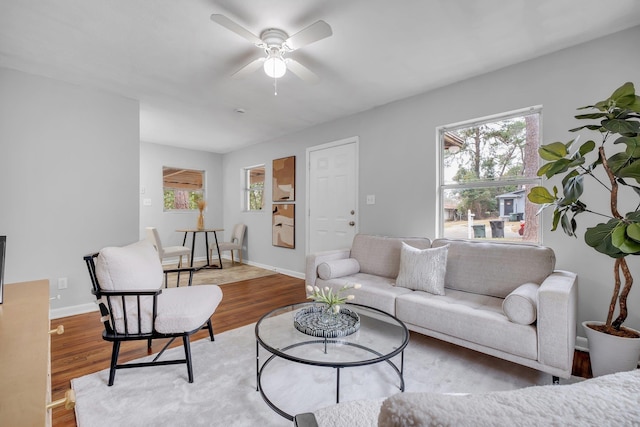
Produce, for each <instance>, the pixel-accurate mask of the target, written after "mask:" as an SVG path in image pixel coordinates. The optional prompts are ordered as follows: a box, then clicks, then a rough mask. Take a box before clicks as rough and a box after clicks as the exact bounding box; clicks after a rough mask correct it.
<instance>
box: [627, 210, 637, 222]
mask: <svg viewBox="0 0 640 427" xmlns="http://www.w3.org/2000/svg"><path fill="white" fill-rule="evenodd" d="M625 218H626V219H627V221H629V222H640V211H633V212H628V213H627V214H626V215H625Z"/></svg>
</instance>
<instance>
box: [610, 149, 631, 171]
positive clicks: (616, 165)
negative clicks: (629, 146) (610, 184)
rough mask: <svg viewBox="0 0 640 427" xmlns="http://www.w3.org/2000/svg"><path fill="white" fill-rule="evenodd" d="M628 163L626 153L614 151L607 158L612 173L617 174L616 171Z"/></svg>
mask: <svg viewBox="0 0 640 427" xmlns="http://www.w3.org/2000/svg"><path fill="white" fill-rule="evenodd" d="M628 163H629V156H628V155H627V154H626V153H616V154H614V155H613V156H611V157H609V158H608V159H607V164H608V165H609V167H610V168H611V170H612V171H613V173H614V174H617V173H618V171H619V170H620V169H622V168H623V167H625V166H627V164H628Z"/></svg>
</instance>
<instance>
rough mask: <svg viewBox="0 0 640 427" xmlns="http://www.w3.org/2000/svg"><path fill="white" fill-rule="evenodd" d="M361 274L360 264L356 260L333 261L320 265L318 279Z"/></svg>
mask: <svg viewBox="0 0 640 427" xmlns="http://www.w3.org/2000/svg"><path fill="white" fill-rule="evenodd" d="M359 272H360V263H358V260H357V259H355V258H346V259H333V260H330V261H326V262H323V263H321V264H320V265H318V277H320V278H321V279H324V280H328V279H334V278H336V277H342V276H350V275H352V274H356V273H359Z"/></svg>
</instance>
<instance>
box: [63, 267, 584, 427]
mask: <svg viewBox="0 0 640 427" xmlns="http://www.w3.org/2000/svg"><path fill="white" fill-rule="evenodd" d="M303 283H304V280H302V279H296V278H293V277H290V276H285V275H281V274H277V275H272V276H268V277H263V278H258V279H251V280H245V281H242V282H237V283H234V284H233V285H223V286H222V291H223V293H224V298H223V299H222V303H221V304H220V306H219V307H218V309H217V310H216V312H215V314H214V315H213V317H212V322H213V327H214V331H215V333H221V332H224V331H228V330H230V329H234V328H238V327H240V326H244V325H247V324H250V323H253V322H256V321H258V319H259V318H260V317H261V316H262V315H263V314H265V313H267V312H268V311H270V310H273V309H275V308H277V307H280V306H283V305H287V304H292V303H295V302H301V301H304V300H305V297H306V295H305V290H304V286H303ZM61 324H62V325H64V328H65V333H64V334H63V335H56V336H55V337H53V338H52V340H51V390H52V398H53V399H54V400H56V399H61V398H63V397H64V393H65V391H66V390H68V389H69V388H70V387H71V384H70V381H71V379H73V378H76V377H80V376H83V375H87V374H90V373H93V372H97V371H100V370H102V369H106V368H108V367H109V361H110V358H111V343H109V342H106V341H103V340H102V330H103V327H102V323H101V322H100V316H99V314H98V312H92V313H87V314H81V315H77V316H70V317H65V318H61V319H56V320H52V321H51V328H52V329H53V328H56V327H57V326H58V325H61ZM207 336H208V335H207V331H200V332H198V333H196V334H195V336H194V337H192V341H194V340H196V339H200V338H206V337H207ZM163 345H164V343H163V342H162V340H158V341H157V342H156V341H154V349H155V350H156V351H157V350H159V349H160V348H162V346H163ZM175 345H181V343H179V342H178V343H175ZM146 355H147V349H146V343H145V342H130V343H126V342H125V343H123V344H122V347H121V350H120V361H122V362H124V361H128V360H133V359H136V358H139V357H143V356H146ZM148 369H153V368H148ZM573 369H574V372H573V373H574V375H577V376H582V377H585V378H589V377H590V376H591V372H590V366H589V355H588V354H587V353H582V352H576V354H575V358H574V368H573ZM196 375H197V372H196ZM116 382H117V376H116ZM53 426H54V427H75V426H76V420H75V414H74V412H73V411H67V410H65V409H64V408H56V409H54V410H53Z"/></svg>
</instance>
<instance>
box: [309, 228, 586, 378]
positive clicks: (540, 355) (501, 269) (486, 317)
mask: <svg viewBox="0 0 640 427" xmlns="http://www.w3.org/2000/svg"><path fill="white" fill-rule="evenodd" d="M403 242H404V243H406V244H407V245H409V246H410V247H411V248H417V249H419V250H424V249H431V250H432V251H419V252H420V253H419V254H418V256H423V253H424V256H430V254H431V253H435V251H433V249H436V248H441V249H440V252H442V248H443V247H445V246H446V247H447V249H446V251H447V255H446V270H443V274H444V279H443V280H444V292H443V293H444V295H437V294H434V293H431V292H426V291H424V290H421V286H420V284H418V286H417V288H416V287H415V286H414V287H413V288H412V286H407V285H406V284H404V285H403V286H398V285H397V284H396V279H397V278H398V274H399V272H401V270H403V271H402V274H403V275H405V273H406V271H407V269H408V268H410V267H408V266H407V265H406V262H405V263H403V264H401V258H403V257H404V258H403V260H405V261H406V259H409V255H405V254H408V253H411V252H408V251H409V248H407V247H405V248H403ZM412 250H413V249H412ZM414 251H415V250H414ZM427 273H429V274H431V275H432V273H433V272H432V271H428V272H427ZM348 283H360V284H361V285H362V287H361V288H360V289H352V290H350V291H349V293H353V294H354V295H355V300H354V302H357V303H358V304H364V305H368V306H372V307H375V308H378V309H380V310H383V311H385V312H387V313H389V314H392V315H395V316H396V317H398V318H399V319H400V320H402V321H403V322H404V323H405V324H406V325H407V328H408V329H409V330H411V331H415V332H419V333H421V334H424V335H428V336H432V337H435V338H438V339H440V340H443V341H448V342H451V343H454V344H456V345H460V346H464V347H467V348H471V349H473V350H477V351H480V352H483V353H486V354H490V355H492V356H495V357H499V358H502V359H506V360H509V361H512V362H515V363H518V364H521V365H524V366H528V367H531V368H534V369H537V370H540V371H543V372H547V373H549V374H551V375H552V376H553V377H554V382H556V381H557V377H563V378H569V377H570V376H571V369H572V364H573V353H574V345H575V337H576V326H575V325H576V309H577V276H576V274H575V273H571V272H568V271H560V270H555V254H554V252H553V250H551V249H550V248H546V247H543V246H537V245H531V244H520V243H502V242H500V243H495V242H489V241H465V240H449V239H436V240H434V241H433V242H432V241H431V240H430V239H427V238H393V237H381V236H372V235H364V234H358V235H356V237H355V239H354V241H353V244H352V247H351V248H350V249H345V250H337V251H328V252H322V253H316V254H310V255H309V256H307V260H306V285H311V286H318V287H321V288H323V287H330V288H332V289H334V290H338V289H339V288H340V287H342V286H344V285H345V284H348Z"/></svg>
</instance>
